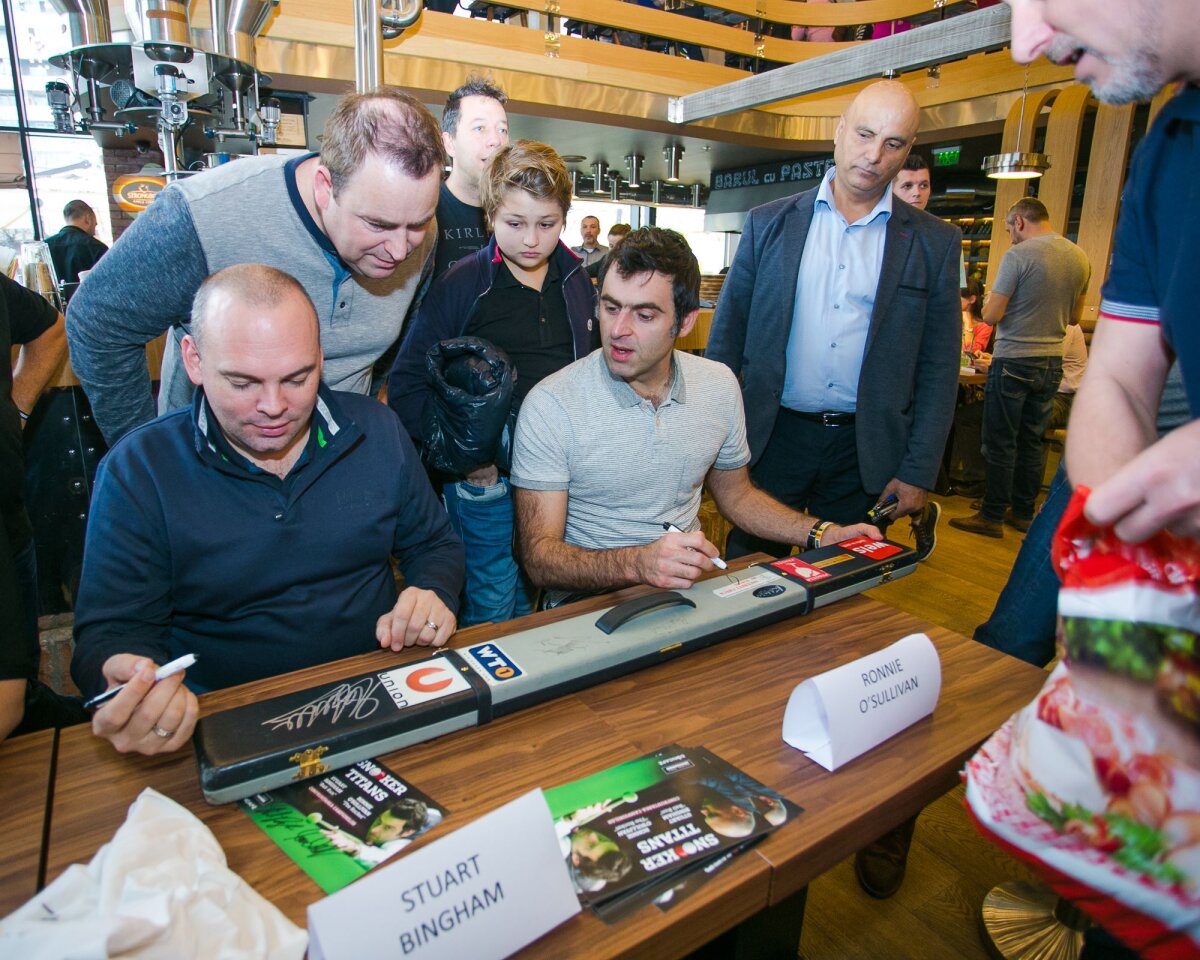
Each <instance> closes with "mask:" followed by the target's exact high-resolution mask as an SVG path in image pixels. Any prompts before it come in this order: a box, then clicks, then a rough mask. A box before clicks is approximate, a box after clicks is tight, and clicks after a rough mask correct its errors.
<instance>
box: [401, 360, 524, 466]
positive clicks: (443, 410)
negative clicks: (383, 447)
mask: <svg viewBox="0 0 1200 960" xmlns="http://www.w3.org/2000/svg"><path fill="white" fill-rule="evenodd" d="M425 370H426V377H427V379H428V381H429V385H430V389H431V392H432V396H431V398H430V402H429V403H428V404H427V405H426V407H425V412H424V415H423V416H422V419H421V436H422V438H423V441H424V446H423V450H422V453H423V456H424V458H425V461H426V463H428V464H429V465H430V466H432V467H434V468H435V469H437V470H440V471H442V472H443V473H448V474H452V475H453V476H458V477H461V476H463V475H465V474H467V473H470V472H471V471H472V470H474V469H475V468H476V467H479V466H482V465H483V464H486V463H496V462H497V458H498V456H500V454H501V440H502V438H503V437H504V436H505V434H506V428H508V427H509V414H510V412H511V410H512V393H513V384H514V383H515V382H516V379H517V371H516V368H515V367H514V366H513V365H512V362H511V361H510V360H509V359H508V356H507V355H506V354H505V352H504V351H503V350H501V349H500V348H499V347H497V346H496V345H495V344H492V343H489V342H488V341H487V340H482V339H480V338H479V337H456V338H455V339H453V340H443V341H442V342H441V343H435V344H434V345H433V346H432V347H430V348H429V353H428V354H426V356H425ZM504 448H505V450H507V448H508V444H504ZM503 459H504V460H505V462H504V463H503V464H500V466H501V467H502V468H504V469H507V466H508V464H507V456H504V457H503Z"/></svg>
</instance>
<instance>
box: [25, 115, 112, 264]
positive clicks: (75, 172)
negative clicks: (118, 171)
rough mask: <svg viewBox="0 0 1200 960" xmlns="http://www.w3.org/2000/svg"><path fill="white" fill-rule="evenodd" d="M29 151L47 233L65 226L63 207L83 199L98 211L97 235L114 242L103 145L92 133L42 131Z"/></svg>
mask: <svg viewBox="0 0 1200 960" xmlns="http://www.w3.org/2000/svg"><path fill="white" fill-rule="evenodd" d="M29 152H30V155H31V159H32V161H33V176H34V185H35V186H36V187H37V197H38V202H39V203H40V204H41V207H42V210H41V216H42V232H43V234H44V235H45V236H47V237H48V236H50V235H51V234H54V233H57V232H58V231H59V230H60V229H61V228H62V226H63V216H62V211H63V207H65V206H66V205H67V204H68V203H69V202H70V201H72V200H83V201H84V202H85V203H87V204H88V206H90V207H91V208H92V209H93V210H95V211H96V219H97V220H98V221H99V223H98V225H97V227H96V236H97V237H99V238H100V239H101V240H103V241H104V242H105V243H107V244H109V245H110V246H111V245H112V217H111V215H110V211H109V207H108V184H107V181H106V180H105V176H104V156H103V152H102V151H101V149H100V145H99V144H98V143H96V141H95V140H93V139H92V138H91V137H81V136H71V135H63V134H58V135H55V134H45V133H38V134H34V135H33V136H31V137H30V138H29Z"/></svg>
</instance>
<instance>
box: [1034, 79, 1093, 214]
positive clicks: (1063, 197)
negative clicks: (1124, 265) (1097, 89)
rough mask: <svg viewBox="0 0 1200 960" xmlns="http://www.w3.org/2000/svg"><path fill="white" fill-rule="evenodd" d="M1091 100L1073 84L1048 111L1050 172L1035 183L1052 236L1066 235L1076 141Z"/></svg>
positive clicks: (1076, 165) (1075, 167)
mask: <svg viewBox="0 0 1200 960" xmlns="http://www.w3.org/2000/svg"><path fill="white" fill-rule="evenodd" d="M1090 101H1091V92H1090V91H1089V90H1088V88H1087V87H1086V86H1084V85H1083V84H1081V83H1073V84H1071V86H1069V87H1067V88H1066V89H1065V90H1063V91H1061V92H1060V93H1059V95H1058V96H1057V97H1055V98H1054V106H1052V107H1051V108H1050V122H1049V123H1048V124H1047V125H1046V148H1045V153H1046V154H1047V155H1048V156H1049V157H1050V169H1049V170H1047V171H1046V175H1045V176H1044V177H1042V182H1041V183H1039V184H1038V199H1039V200H1041V201H1042V203H1044V204H1045V205H1046V209H1047V210H1049V211H1050V225H1051V227H1052V228H1053V229H1054V231H1055V233H1061V234H1064V235H1065V234H1066V232H1067V221H1068V220H1069V219H1070V216H1071V194H1072V190H1073V188H1074V186H1075V174H1076V171H1077V170H1078V169H1079V141H1080V138H1081V137H1082V135H1083V119H1084V117H1085V116H1086V115H1087V107H1088V103H1089V102H1090Z"/></svg>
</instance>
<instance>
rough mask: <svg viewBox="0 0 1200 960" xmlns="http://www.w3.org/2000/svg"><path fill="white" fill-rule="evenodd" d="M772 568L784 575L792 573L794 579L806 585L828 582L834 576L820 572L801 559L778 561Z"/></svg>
mask: <svg viewBox="0 0 1200 960" xmlns="http://www.w3.org/2000/svg"><path fill="white" fill-rule="evenodd" d="M771 566H773V567H774V568H775V569H776V570H782V571H783V572H784V573H790V574H791V575H792V576H793V577H796V578H797V579H798V580H803V581H804V582H805V583H815V582H816V581H818V580H828V579H829V578H830V577H831V576H833V574H831V573H826V572H825V571H824V570H818V569H817V568H816V567H814V566H811V565H810V564H807V563H805V562H804V561H803V560H801V559H800V558H799V557H784V558H783V559H782V560H776V561H775V562H774V563H773V564H771Z"/></svg>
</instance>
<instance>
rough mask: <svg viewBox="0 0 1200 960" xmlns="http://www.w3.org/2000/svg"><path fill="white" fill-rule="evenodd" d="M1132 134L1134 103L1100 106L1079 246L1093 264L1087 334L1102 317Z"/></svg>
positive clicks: (1086, 305) (1086, 311)
mask: <svg viewBox="0 0 1200 960" xmlns="http://www.w3.org/2000/svg"><path fill="white" fill-rule="evenodd" d="M1132 134H1133V105H1132V104H1130V105H1128V106H1124V107H1110V106H1108V105H1107V104H1101V105H1100V109H1099V110H1098V111H1097V112H1096V129H1095V132H1094V133H1093V134H1092V151H1091V154H1090V155H1089V156H1088V178H1087V185H1086V186H1085V188H1084V193H1083V213H1082V214H1081V215H1080V223H1079V246H1080V247H1082V248H1083V252H1084V253H1086V254H1087V257H1088V260H1089V261H1090V262H1091V264H1092V282H1091V283H1090V284H1089V285H1088V291H1087V294H1086V296H1085V297H1084V309H1083V320H1082V321H1081V322H1082V324H1083V329H1084V330H1086V331H1090V330H1092V329H1093V328H1094V327H1095V326H1096V318H1097V316H1098V314H1099V308H1100V287H1101V285H1102V284H1103V283H1104V278H1105V276H1106V274H1107V273H1108V260H1109V257H1110V256H1111V255H1112V245H1113V231H1114V230H1115V229H1116V226H1117V210H1118V207H1119V205H1120V203H1121V188H1122V187H1123V186H1124V184H1125V167H1126V163H1127V159H1128V157H1129V140H1130V137H1131V136H1132Z"/></svg>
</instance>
